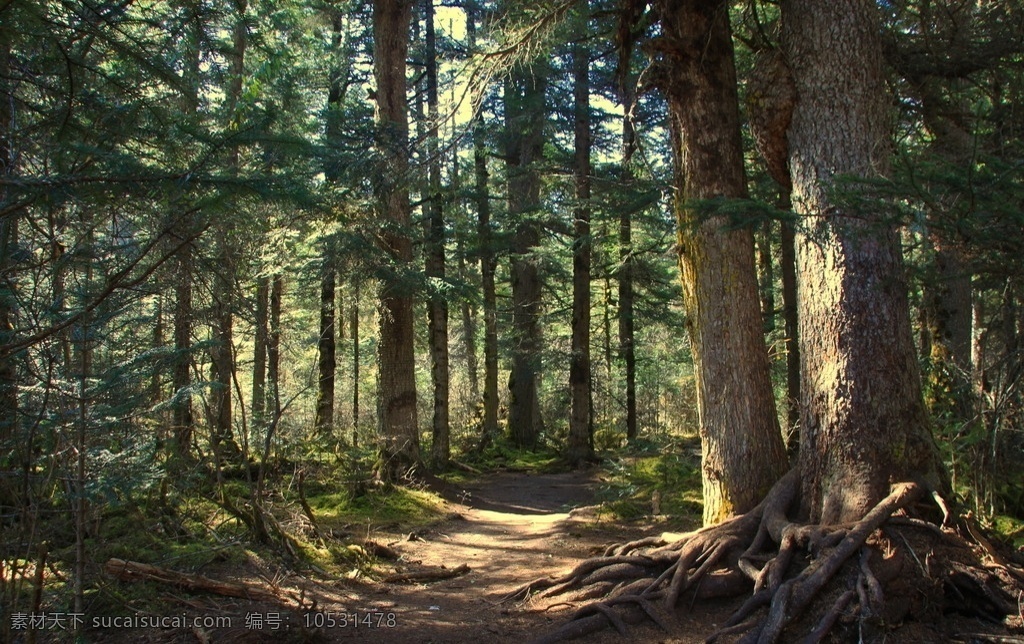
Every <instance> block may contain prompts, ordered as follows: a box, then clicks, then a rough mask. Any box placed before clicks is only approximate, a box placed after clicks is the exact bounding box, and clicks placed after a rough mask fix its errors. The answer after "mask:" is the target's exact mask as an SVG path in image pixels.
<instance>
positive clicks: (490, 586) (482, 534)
mask: <svg viewBox="0 0 1024 644" xmlns="http://www.w3.org/2000/svg"><path fill="white" fill-rule="evenodd" d="M598 485H599V481H598V480H597V478H596V474H594V473H564V474H539V475H527V474H519V473H500V474H493V475H488V476H486V477H484V478H483V479H481V480H479V481H477V482H475V483H472V484H469V485H467V486H465V487H464V488H457V489H450V490H448V491H447V495H446V496H447V497H448V498H449V499H451V500H450V507H451V511H452V513H453V514H452V518H450V519H449V520H446V521H444V522H443V523H440V524H438V525H435V526H433V527H432V528H430V529H428V530H426V531H424V532H422V533H419V534H418V535H417V537H418V539H422V540H418V539H417V540H406V541H399V542H398V543H394V548H395V549H396V550H398V551H399V552H401V553H402V555H403V559H404V560H406V561H408V562H410V564H411V563H412V562H420V564H421V565H423V566H442V565H443V566H446V567H448V568H453V567H455V566H458V565H461V564H467V565H468V566H469V567H470V569H471V571H470V572H469V573H468V574H466V575H464V576H461V577H458V578H455V579H450V580H446V581H440V582H434V583H430V584H414V585H396V584H375V585H373V586H368V587H367V588H366V589H365V590H366V592H354V593H352V594H351V596H350V598H349V601H347V602H344V604H345V605H341V603H339V604H338V605H335V606H325V607H324V609H325V610H328V611H331V610H333V611H342V612H345V611H347V612H349V613H351V612H353V611H354V612H355V613H356V614H357V615H363V616H365V615H371V616H373V617H372V621H374V622H378V621H379V620H380V615H381V614H384V615H387V616H388V617H386V618H385V621H386V622H390V623H393V624H394V627H391V628H388V627H387V625H386V624H385V626H383V627H381V628H377V626H376V624H374V626H373V628H370V629H367V628H360V627H353V626H351V625H347V626H345V627H342V626H340V625H336V626H335V627H334V628H330V627H328V626H327V625H326V624H325V626H324V627H323V628H321V629H319V633H320V635H322V636H324V638H325V639H326V640H327V641H367V642H389V643H391V642H394V643H396V644H405V643H409V644H411V643H414V642H415V643H428V642H430V643H439V642H446V643H469V642H475V643H484V642H517V643H522V642H528V641H530V640H531V639H533V638H534V637H536V636H538V635H541V634H543V633H545V632H547V631H550V630H553V629H554V628H556V627H557V626H558V625H560V624H561V623H562V622H564V620H565V619H566V617H567V616H568V615H569V614H571V610H572V608H573V607H572V606H568V605H561V606H552V607H548V610H544V608H545V607H544V606H543V605H523V604H519V603H516V602H502V601H501V599H502V598H503V597H504V596H506V595H508V594H509V593H510V592H512V591H513V590H514V589H515V588H517V587H518V586H520V585H522V584H524V583H526V582H528V581H530V580H532V579H535V578H537V577H540V576H544V575H552V574H558V573H562V572H565V571H567V570H568V569H570V568H571V567H572V566H573V565H574V564H575V563H576V562H578V561H579V560H581V559H585V558H586V557H588V556H591V555H593V554H595V553H597V552H600V551H602V550H603V549H604V547H605V546H607V545H608V544H610V543H615V542H620V541H624V540H628V539H633V538H637V537H639V536H643V535H645V534H649V533H650V528H647V529H645V527H644V526H632V527H622V526H610V525H609V524H608V523H600V522H597V521H595V514H596V513H597V512H599V511H600V510H599V509H595V508H594V507H588V506H592V505H593V504H594V495H595V491H596V489H597V487H598ZM580 508H582V510H581V509H580ZM373 537H374V538H375V539H377V540H385V539H389V538H390V539H392V541H393V542H394V541H398V540H399V539H400V538H401V537H400V535H387V534H377V535H373ZM398 567H399V568H400V569H401V568H402V567H403V565H402V564H401V562H400V563H399V564H398ZM409 567H410V568H416V567H417V566H415V565H410V566H409ZM391 615H393V617H394V619H393V620H391ZM340 619H341V618H340V617H339V618H338V621H340ZM345 619H346V621H349V622H351V617H348V618H345ZM324 621H329V620H327V619H326V616H325V618H324ZM709 627H710V625H709V624H703V625H701V626H700V627H699V628H697V627H695V626H694V625H692V624H691V625H689V627H688V625H687V624H685V623H681V624H680V629H681V631H687V630H689V631H691V632H693V633H694V635H693V636H692V637H686V636H681V635H680V634H672V636H669V635H668V634H666V633H663V632H661V631H658V630H656V629H654V628H653V627H647V628H645V627H640V628H639V629H638V630H636V631H635V632H632V633H631V636H630V638H629V640H630V641H634V642H648V641H650V642H661V641H671V642H688V641H701V638H700V637H699V634H700V633H704V634H707V633H708V632H709V630H708V628H709ZM710 628H711V629H713V627H710ZM385 631H386V632H385ZM587 641H588V643H593V642H604V641H608V642H612V641H615V642H622V641H623V639H622V638H621V637H619V636H618V635H617V634H615V632H614V631H611V632H610V633H606V634H603V635H601V636H599V637H590V638H588V639H587Z"/></svg>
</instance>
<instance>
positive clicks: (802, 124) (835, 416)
mask: <svg viewBox="0 0 1024 644" xmlns="http://www.w3.org/2000/svg"><path fill="white" fill-rule="evenodd" d="M782 9H783V43H784V47H785V49H786V55H787V58H788V60H789V63H790V68H791V69H792V71H793V77H794V82H795V84H796V90H797V96H798V97H799V99H798V102H797V105H796V110H795V112H794V114H793V122H792V125H791V127H790V130H789V145H790V156H789V165H790V172H791V175H792V179H793V203H794V207H795V211H796V213H797V214H798V215H799V216H800V224H799V228H798V231H797V240H796V262H797V272H798V278H799V283H800V288H799V290H798V293H797V303H798V308H799V324H800V341H801V345H802V346H801V354H800V357H801V373H802V380H803V383H802V388H801V410H802V414H801V428H800V429H801V434H800V471H801V479H802V502H803V507H804V511H805V512H806V514H807V515H808V516H809V517H810V519H811V520H812V521H818V522H824V523H836V522H845V521H850V520H853V519H859V518H861V517H862V516H863V515H864V514H865V513H866V512H867V511H868V510H869V509H870V508H872V507H873V506H874V505H876V504H877V503H878V502H879V501H880V500H881V499H882V498H884V497H885V496H886V495H887V494H888V493H889V487H890V484H892V483H893V482H895V481H900V480H925V481H927V482H929V483H931V484H933V485H941V484H942V482H941V477H940V475H939V464H938V460H937V458H936V451H935V446H934V443H933V442H932V439H931V436H930V432H929V427H928V419H927V415H926V413H925V409H924V404H923V399H922V396H921V387H920V377H919V373H918V367H917V360H916V356H915V350H914V345H913V340H912V337H911V331H910V317H909V309H908V304H907V295H906V286H905V282H904V274H903V262H902V257H901V251H900V242H899V237H898V234H897V230H896V229H895V227H894V226H893V225H892V224H891V223H889V222H888V221H886V220H885V219H884V214H883V212H881V209H880V208H879V207H878V206H877V205H873V204H872V200H871V195H870V193H869V190H868V189H867V188H866V187H865V186H858V185H853V184H851V183H846V184H841V185H840V184H837V180H836V177H837V175H843V176H847V177H864V178H875V177H884V176H886V174H887V173H888V170H889V155H890V154H891V150H890V146H889V144H888V124H889V123H888V114H887V111H888V101H887V100H886V91H885V76H884V72H883V68H882V61H881V43H880V42H879V32H880V23H879V19H878V16H877V15H876V7H875V4H874V3H873V2H871V0H836V1H833V2H815V1H813V0H784V2H783V3H782ZM843 191H846V192H847V193H848V194H847V195H846V198H844V199H843V200H842V202H840V201H838V200H837V199H836V196H835V195H836V194H838V193H841V192H843ZM854 196H856V197H860V198H861V199H857V198H854ZM853 204H859V207H858V206H855V205H853Z"/></svg>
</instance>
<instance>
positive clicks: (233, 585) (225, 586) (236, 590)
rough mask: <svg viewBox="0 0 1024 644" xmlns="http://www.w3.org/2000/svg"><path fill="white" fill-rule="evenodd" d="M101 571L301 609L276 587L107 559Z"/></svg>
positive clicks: (126, 578)
mask: <svg viewBox="0 0 1024 644" xmlns="http://www.w3.org/2000/svg"><path fill="white" fill-rule="evenodd" d="M103 570H104V572H106V573H107V574H108V575H110V576H111V577H114V578H115V579H119V580H121V581H155V582H158V583H161V584H168V585H171V586H176V587H178V588H184V589H185V590H192V591H198V592H205V593H211V594H214V595H222V596H224V597H240V598H242V599H251V600H253V601H266V602H274V603H283V604H287V605H290V606H295V607H297V608H302V607H303V603H302V600H301V599H299V597H298V596H297V595H295V594H293V593H290V592H288V591H284V590H281V589H279V588H273V587H271V588H267V587H265V586H258V585H256V584H249V583H241V582H233V581H222V580H217V579H210V578H209V577H204V576H202V575H192V574H188V573H183V572H178V571H175V570H168V569H166V568H160V567H159V566H153V565H150V564H144V563H140V562H138V561H125V560H124V559H110V560H108V561H107V563H105V564H103Z"/></svg>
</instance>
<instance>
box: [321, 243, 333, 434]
mask: <svg viewBox="0 0 1024 644" xmlns="http://www.w3.org/2000/svg"><path fill="white" fill-rule="evenodd" d="M323 264H324V265H323V267H322V269H321V270H322V275H321V277H320V337H319V339H318V341H317V346H318V349H319V354H320V355H319V359H318V360H317V371H318V375H319V377H318V379H317V383H318V388H317V396H316V420H315V427H316V431H317V433H318V434H320V435H321V436H331V435H332V434H333V433H334V375H335V371H336V369H337V366H338V361H337V356H336V351H337V345H336V342H335V337H334V332H335V329H334V326H335V325H334V318H335V309H334V295H335V290H336V282H337V277H336V273H335V270H334V253H333V252H331V251H330V250H327V251H325V253H324V260H323Z"/></svg>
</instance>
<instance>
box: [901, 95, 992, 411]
mask: <svg viewBox="0 0 1024 644" xmlns="http://www.w3.org/2000/svg"><path fill="white" fill-rule="evenodd" d="M910 80H911V82H912V83H913V84H914V85H915V86H916V90H917V91H916V93H917V95H918V98H919V99H920V104H921V112H922V116H923V119H924V124H925V127H927V128H928V131H929V132H930V133H931V134H932V137H933V138H932V144H931V149H932V151H933V152H934V153H935V156H936V157H937V158H938V159H940V160H941V161H942V162H943V163H944V164H945V165H946V166H948V167H950V168H955V169H957V170H964V171H966V169H967V168H969V167H971V163H972V161H973V157H974V154H975V147H976V144H975V140H974V137H973V136H972V134H971V131H970V125H969V119H970V118H971V115H970V114H969V113H965V109H959V108H958V106H956V105H950V104H949V101H948V100H947V99H945V97H944V87H943V85H945V84H948V80H947V79H935V78H930V77H925V78H911V79H910ZM944 192H945V193H946V194H945V195H944V196H943V197H941V198H940V199H939V200H937V202H936V203H935V205H934V208H935V209H934V210H933V211H932V212H930V213H929V231H928V234H929V238H930V241H931V244H932V249H933V251H934V254H933V257H932V262H933V268H934V274H935V282H934V283H933V284H931V285H929V288H928V289H927V290H926V292H925V302H924V303H923V306H924V309H925V311H926V320H927V322H928V331H929V332H930V339H931V346H930V352H929V353H930V355H929V358H930V363H931V364H930V369H929V374H928V378H929V380H930V381H931V384H932V389H933V390H934V391H939V392H945V395H940V396H936V397H934V398H933V399H932V400H930V401H929V403H930V407H931V411H932V415H933V416H935V417H944V418H947V419H949V420H950V421H952V422H955V423H960V424H964V425H966V424H969V423H971V422H972V421H973V419H974V418H975V416H976V414H975V404H974V400H973V395H972V394H973V391H972V387H971V372H972V369H973V368H972V365H971V317H972V310H973V304H972V289H971V268H970V265H969V262H968V261H967V258H966V257H965V253H964V248H963V246H962V244H961V243H958V240H957V236H958V233H957V231H956V230H955V228H956V223H955V221H954V218H955V217H956V214H955V211H956V208H957V204H956V201H957V200H958V199H959V198H960V197H961V195H958V194H952V195H951V194H949V192H948V191H944Z"/></svg>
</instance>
